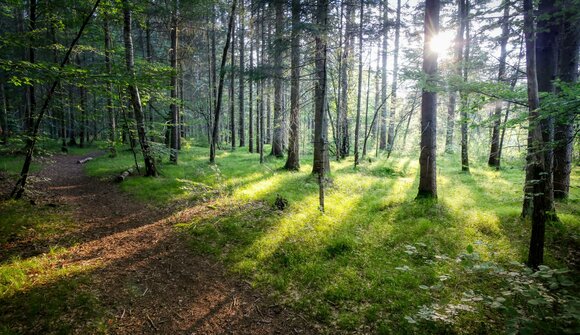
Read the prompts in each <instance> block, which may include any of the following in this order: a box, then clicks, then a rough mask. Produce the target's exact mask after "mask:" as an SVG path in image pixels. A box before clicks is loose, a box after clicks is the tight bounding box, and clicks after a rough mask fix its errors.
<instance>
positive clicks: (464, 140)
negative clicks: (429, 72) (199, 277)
mask: <svg viewBox="0 0 580 335" xmlns="http://www.w3.org/2000/svg"><path fill="white" fill-rule="evenodd" d="M459 1H463V2H464V3H463V6H464V7H463V9H464V12H463V15H462V18H461V19H462V20H463V21H464V22H465V23H464V26H465V41H464V44H465V51H464V57H463V83H464V84H467V80H468V73H469V48H470V46H469V44H470V36H469V35H470V34H469V7H470V4H469V0H459ZM459 96H460V99H461V171H463V172H467V173H469V133H468V131H469V127H468V125H469V120H470V112H469V93H467V92H466V91H464V90H461V91H459Z"/></svg>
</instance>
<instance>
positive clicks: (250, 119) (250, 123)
mask: <svg viewBox="0 0 580 335" xmlns="http://www.w3.org/2000/svg"><path fill="white" fill-rule="evenodd" d="M252 4H253V2H252ZM250 12H251V14H250V22H249V24H248V25H249V27H250V36H249V39H250V68H249V69H248V86H249V90H248V151H250V153H253V152H254V107H253V106H254V42H255V39H254V35H257V34H256V33H255V28H254V25H253V23H254V12H253V11H250ZM257 127H258V125H257V124H256V128H257Z"/></svg>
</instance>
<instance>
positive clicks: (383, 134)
mask: <svg viewBox="0 0 580 335" xmlns="http://www.w3.org/2000/svg"><path fill="white" fill-rule="evenodd" d="M382 24H383V31H382V32H383V48H382V50H381V58H382V66H383V67H382V71H381V80H382V82H381V83H382V84H381V118H380V122H379V124H380V142H379V143H380V144H379V149H381V150H385V149H386V148H387V110H388V108H387V107H388V106H387V49H388V46H389V1H388V0H383V22H382Z"/></svg>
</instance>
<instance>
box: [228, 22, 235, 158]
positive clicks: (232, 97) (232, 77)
mask: <svg viewBox="0 0 580 335" xmlns="http://www.w3.org/2000/svg"><path fill="white" fill-rule="evenodd" d="M232 15H233V20H234V24H233V26H232V41H231V44H232V47H231V48H230V51H231V54H230V93H229V97H230V101H229V102H230V136H231V137H230V142H231V147H232V150H236V111H235V105H236V103H235V92H234V83H235V77H236V73H235V70H234V68H235V66H236V59H235V50H236V47H235V45H236V34H235V29H234V28H235V26H236V23H235V22H236V15H235V13H232Z"/></svg>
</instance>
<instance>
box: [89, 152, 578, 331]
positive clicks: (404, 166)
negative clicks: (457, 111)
mask: <svg viewBox="0 0 580 335" xmlns="http://www.w3.org/2000/svg"><path fill="white" fill-rule="evenodd" d="M266 152H268V151H267V150H266ZM207 154H208V153H207V149H206V148H197V147H186V148H185V149H184V150H183V151H182V152H181V153H180V161H179V164H178V165H169V164H163V165H160V168H161V176H160V177H159V178H141V177H133V178H130V179H128V180H127V181H126V182H123V184H122V185H121V187H122V188H123V189H124V190H125V191H127V192H128V193H130V194H132V195H134V196H136V197H138V198H140V199H143V200H147V201H153V202H156V203H158V204H171V203H176V202H184V201H194V202H202V201H204V200H207V199H210V198H212V199H214V201H212V203H211V205H208V207H209V209H210V210H213V213H214V214H215V215H210V216H204V217H200V218H194V219H193V220H192V221H189V222H183V223H180V224H179V225H178V228H179V229H181V230H183V231H185V232H187V233H188V234H189V236H191V246H192V248H193V249H194V250H195V251H196V252H203V253H208V254H213V255H216V256H217V257H219V258H221V259H223V260H224V261H225V262H226V264H228V266H229V267H230V269H231V270H232V271H236V272H238V273H241V274H243V275H244V276H247V277H248V278H249V279H251V281H252V282H253V283H254V284H255V285H259V286H262V287H269V288H271V289H272V290H273V292H275V293H276V294H277V295H278V296H279V297H280V299H281V300H283V301H285V302H286V303H287V304H289V305H292V306H294V307H295V308H297V309H299V310H302V311H305V312H307V313H308V314H309V315H311V316H312V317H313V318H315V319H317V320H319V321H320V322H322V323H324V324H326V325H327V326H329V327H330V328H329V329H334V330H337V331H346V332H351V331H356V330H358V331H362V332H365V331H367V332H369V331H370V332H378V333H412V332H416V331H418V329H421V331H423V332H428V330H427V328H429V329H431V331H432V332H434V333H441V332H451V333H473V332H494V331H499V330H501V329H504V328H503V323H504V321H505V320H504V316H503V315H502V313H501V311H499V310H497V311H496V310H491V311H490V310H477V311H470V312H463V313H457V315H455V317H453V320H452V321H449V320H446V321H445V322H441V323H435V324H431V325H427V326H426V325H425V324H417V323H414V322H412V321H411V322H410V321H409V319H408V317H409V316H412V315H416V314H417V313H418V311H420V310H421V308H422V306H428V305H430V304H432V303H439V304H443V305H444V304H447V303H451V302H456V301H461V299H462V294H463V293H465V292H471V291H473V290H475V291H476V292H481V293H482V294H488V295H493V294H495V293H497V290H498V289H500V288H501V287H498V283H497V282H495V281H489V282H486V281H485V280H478V278H477V277H476V276H473V277H472V278H464V277H461V276H460V275H459V273H460V271H459V270H460V269H459V268H458V267H459V265H458V263H457V262H455V261H453V260H454V259H455V258H456V257H457V256H458V255H460V254H462V253H464V252H465V250H470V251H472V252H473V251H474V252H477V253H479V254H481V255H482V258H483V259H484V260H490V261H493V262H497V263H498V264H508V263H509V262H512V261H515V262H523V261H525V259H526V255H527V243H528V240H529V232H530V224H529V222H527V221H525V220H522V219H521V218H520V212H521V203H522V188H523V177H524V174H523V168H522V165H517V163H516V164H515V165H511V166H510V165H507V166H505V167H504V168H503V169H502V170H501V171H495V170H494V169H490V168H488V167H487V166H485V165H484V164H482V163H477V161H481V162H483V161H484V160H483V159H481V160H475V161H476V163H472V166H471V174H465V173H462V172H460V171H459V169H460V168H459V159H458V157H456V156H441V157H439V160H438V186H439V190H438V194H439V199H438V201H437V202H433V201H415V200H414V197H415V195H416V190H417V185H418V176H417V169H418V161H417V157H415V156H416V155H413V156H394V157H391V158H390V159H386V158H379V159H374V158H373V159H372V162H369V161H365V162H364V163H363V164H362V165H361V166H360V167H359V168H358V169H356V170H355V169H354V168H353V162H352V159H346V160H344V161H341V162H332V164H331V170H332V183H331V185H330V186H329V187H328V189H327V195H326V212H325V214H324V215H322V214H321V213H320V212H319V211H318V186H317V180H316V178H314V177H313V176H312V175H311V173H310V172H311V165H310V162H311V157H309V156H306V157H302V168H301V169H300V171H298V172H287V171H285V170H283V169H282V167H283V165H284V161H283V160H278V159H274V158H270V157H268V158H267V160H266V162H265V163H264V164H262V165H260V164H259V163H258V156H257V155H256V154H249V153H247V152H246V150H245V149H238V150H236V151H221V152H220V153H219V155H218V156H217V164H216V165H210V164H208V162H207ZM516 162H517V161H516ZM132 165H133V158H132V156H131V155H130V153H129V152H127V151H121V152H120V155H119V156H118V157H117V158H114V159H112V158H107V157H102V158H99V159H97V160H95V161H93V162H91V163H90V164H87V167H86V169H87V172H88V173H89V174H91V175H94V176H110V175H113V174H115V173H120V172H121V171H123V170H124V169H126V168H128V167H130V166H132ZM579 183H580V169H578V168H577V167H576V168H575V169H574V171H573V175H572V184H573V185H578V184H579ZM278 195H280V196H282V197H283V198H285V199H287V200H288V203H289V206H288V208H287V209H285V210H284V211H278V210H275V209H274V208H273V203H274V201H275V199H276V197H277V196H278ZM579 201H580V192H579V189H578V187H573V188H572V194H571V196H570V199H569V200H568V201H566V202H562V203H558V204H557V211H558V216H559V218H560V222H558V223H554V224H550V225H549V226H548V227H547V237H546V240H547V245H546V264H547V265H548V266H550V267H553V268H560V267H565V266H566V265H567V264H577V263H575V262H576V260H573V259H570V255H575V250H577V249H578V245H579V238H578V236H579V231H580V203H579ZM450 260H451V261H450ZM461 273H463V272H461ZM456 274H457V275H456ZM426 287H428V288H429V287H437V290H435V291H433V290H426V289H425V288H426ZM417 327H419V328H417ZM421 327H427V328H425V329H422V328H421Z"/></svg>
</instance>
